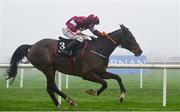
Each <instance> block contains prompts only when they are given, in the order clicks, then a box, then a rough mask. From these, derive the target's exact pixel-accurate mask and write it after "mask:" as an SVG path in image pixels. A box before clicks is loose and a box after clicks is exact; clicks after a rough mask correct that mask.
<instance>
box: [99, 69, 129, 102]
mask: <svg viewBox="0 0 180 112" xmlns="http://www.w3.org/2000/svg"><path fill="white" fill-rule="evenodd" d="M99 75H100V77H101V78H103V79H115V80H117V82H118V84H119V86H120V92H121V94H120V102H123V101H124V98H125V93H126V89H125V88H124V85H123V83H122V80H121V78H120V77H119V76H118V75H117V74H113V73H110V72H105V73H102V74H99Z"/></svg>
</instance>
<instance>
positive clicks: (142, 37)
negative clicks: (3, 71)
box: [0, 0, 180, 60]
mask: <svg viewBox="0 0 180 112" xmlns="http://www.w3.org/2000/svg"><path fill="white" fill-rule="evenodd" d="M91 13H94V14H95V15H97V16H99V18H100V25H98V26H97V27H96V28H97V29H99V30H100V31H105V32H112V31H114V30H117V29H118V28H120V27H119V24H124V25H125V26H127V27H128V28H129V29H130V31H131V32H132V33H133V34H134V36H135V37H136V40H137V41H138V43H139V44H140V46H141V48H142V50H143V54H144V55H147V56H150V57H168V56H180V1H178V0H99V1H97V0H59V1H58V0H1V2H0V60H4V59H8V58H10V57H11V55H12V53H13V52H14V50H15V49H16V48H17V47H18V46H20V45H21V44H33V43H35V42H36V41H38V40H40V39H43V38H53V39H57V38H58V36H63V34H62V30H61V29H62V28H63V27H64V26H65V22H66V21H67V20H68V19H69V18H70V17H72V16H74V15H89V14H91ZM84 33H87V34H90V35H92V34H91V33H90V32H89V31H85V32H84ZM113 54H119V55H122V54H132V53H129V52H128V51H126V50H122V49H120V48H117V49H116V50H115V51H114V52H113Z"/></svg>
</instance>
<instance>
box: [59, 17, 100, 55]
mask: <svg viewBox="0 0 180 112" xmlns="http://www.w3.org/2000/svg"><path fill="white" fill-rule="evenodd" d="M97 24H99V18H98V17H97V16H95V15H94V14H90V15H89V16H88V17H85V16H74V17H72V18H71V19H69V20H68V21H67V22H66V28H63V29H62V31H63V34H64V35H65V36H67V37H69V38H70V39H72V40H73V41H71V42H70V43H69V44H68V45H67V46H66V48H65V49H64V50H63V51H62V52H61V53H62V54H64V55H69V54H70V50H71V48H74V47H75V46H76V45H78V44H80V43H81V42H83V41H84V40H86V39H88V38H90V37H87V36H85V35H83V34H82V33H81V31H84V30H86V29H89V30H90V31H91V32H92V33H93V34H94V35H96V36H98V37H101V36H104V33H101V32H99V31H98V30H97V29H95V28H94V26H95V25H97ZM90 40H91V39H90Z"/></svg>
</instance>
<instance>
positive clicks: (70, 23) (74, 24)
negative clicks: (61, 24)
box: [66, 19, 77, 32]
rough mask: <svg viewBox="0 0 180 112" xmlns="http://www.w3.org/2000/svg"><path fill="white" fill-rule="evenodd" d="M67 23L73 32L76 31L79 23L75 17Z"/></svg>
mask: <svg viewBox="0 0 180 112" xmlns="http://www.w3.org/2000/svg"><path fill="white" fill-rule="evenodd" d="M66 25H67V27H68V28H69V29H70V30H71V31H72V32H76V30H77V29H76V26H77V24H76V22H75V21H74V20H73V19H71V20H69V21H67V22H66Z"/></svg>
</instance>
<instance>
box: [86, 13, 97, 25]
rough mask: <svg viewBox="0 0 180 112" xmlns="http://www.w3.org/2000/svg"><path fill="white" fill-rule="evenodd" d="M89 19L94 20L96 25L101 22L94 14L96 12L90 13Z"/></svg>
mask: <svg viewBox="0 0 180 112" xmlns="http://www.w3.org/2000/svg"><path fill="white" fill-rule="evenodd" d="M87 19H88V21H89V22H92V23H94V24H96V25H97V24H99V18H98V17H97V16H94V14H90V15H89V16H88V17H87Z"/></svg>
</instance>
